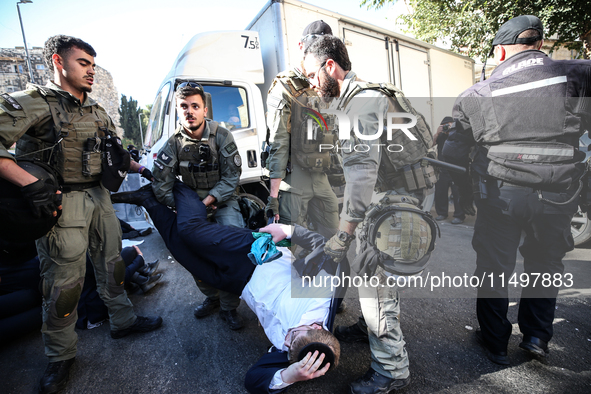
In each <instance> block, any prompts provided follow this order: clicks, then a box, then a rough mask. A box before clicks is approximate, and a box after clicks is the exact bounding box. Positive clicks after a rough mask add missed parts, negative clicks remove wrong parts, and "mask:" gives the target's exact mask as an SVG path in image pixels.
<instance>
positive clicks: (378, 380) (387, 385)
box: [351, 368, 410, 394]
mask: <svg viewBox="0 0 591 394" xmlns="http://www.w3.org/2000/svg"><path fill="white" fill-rule="evenodd" d="M409 384H410V376H409V377H408V378H405V379H393V378H388V377H386V376H384V375H380V374H379V373H377V372H376V371H374V370H373V368H370V369H369V370H368V371H367V372H366V373H365V375H363V376H362V377H360V378H359V379H357V380H356V381H354V382H353V383H351V393H353V394H382V393H384V394H386V393H390V392H392V391H396V390H400V389H402V388H404V387H406V386H408V385H409Z"/></svg>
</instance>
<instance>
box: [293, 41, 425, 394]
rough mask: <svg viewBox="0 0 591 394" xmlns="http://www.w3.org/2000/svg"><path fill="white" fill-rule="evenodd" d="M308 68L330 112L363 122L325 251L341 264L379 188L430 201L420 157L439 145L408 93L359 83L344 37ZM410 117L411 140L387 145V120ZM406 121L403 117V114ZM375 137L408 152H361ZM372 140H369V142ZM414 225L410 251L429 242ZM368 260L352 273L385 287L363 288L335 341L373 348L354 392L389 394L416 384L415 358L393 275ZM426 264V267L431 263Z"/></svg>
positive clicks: (307, 60) (315, 51) (318, 47)
mask: <svg viewBox="0 0 591 394" xmlns="http://www.w3.org/2000/svg"><path fill="white" fill-rule="evenodd" d="M304 69H305V72H306V75H307V76H308V80H309V81H310V84H311V85H312V87H313V88H314V90H316V91H317V92H318V94H319V95H320V96H321V97H322V98H323V99H325V100H331V99H332V100H336V102H333V103H331V108H338V109H339V110H342V111H344V112H345V113H346V114H347V115H348V117H349V119H351V120H353V119H356V121H357V122H358V123H357V124H356V125H353V124H352V125H351V130H350V138H349V139H348V140H345V141H341V143H342V147H341V149H340V151H341V153H342V155H343V169H344V173H345V180H346V188H345V193H344V197H343V212H342V213H341V221H340V226H339V231H338V233H337V234H336V235H334V236H333V237H332V238H331V239H330V240H329V241H328V242H327V243H326V246H325V252H326V254H328V255H330V256H331V257H332V258H333V259H334V260H335V261H341V260H342V259H343V258H345V256H346V254H347V250H348V248H349V245H350V244H351V242H352V241H353V239H355V235H354V232H355V229H356V228H357V226H358V225H359V224H361V223H362V222H363V224H364V226H363V228H365V224H366V222H365V221H364V220H365V218H366V213H368V212H369V211H368V206H370V203H371V202H372V197H373V195H374V190H375V191H377V192H378V193H381V192H387V194H385V195H395V196H398V198H399V199H401V200H402V201H410V200H413V201H416V203H418V202H419V201H422V199H423V198H424V195H425V192H426V188H427V187H429V186H431V187H432V185H433V183H434V179H433V177H432V176H431V173H430V172H428V167H425V166H422V165H421V164H420V159H421V158H422V157H423V156H425V155H426V154H427V151H428V149H429V147H430V146H431V145H432V141H431V134H430V132H429V130H428V128H427V127H426V126H425V125H424V120H423V119H422V116H421V115H420V114H417V113H416V112H415V111H414V110H412V107H411V106H410V104H409V102H408V101H407V100H406V99H405V98H404V96H403V94H402V92H400V91H398V90H397V89H395V87H393V86H392V87H388V88H387V89H384V88H383V86H386V85H387V84H368V83H364V82H363V81H361V80H359V79H358V78H357V76H356V74H355V73H354V72H353V71H351V62H350V61H349V56H348V53H347V49H346V47H345V44H344V43H343V42H342V41H341V40H340V39H338V38H337V37H334V36H323V37H320V38H319V39H318V40H316V41H315V42H314V43H312V44H311V45H310V46H309V47H308V48H307V49H306V51H305V57H304ZM354 96H355V99H353V97H354ZM402 108H406V109H407V110H406V111H405V110H403V109H402ZM409 111H411V112H412V113H413V114H414V115H413V116H410V114H409V117H411V118H412V117H414V118H415V123H416V124H417V125H421V126H417V127H410V128H409V129H407V130H406V131H407V132H409V133H412V135H413V137H414V138H409V137H408V136H407V135H405V134H404V133H402V132H401V130H397V129H396V130H395V132H394V133H391V134H392V137H391V138H392V139H391V140H387V139H386V136H387V134H388V133H386V124H387V122H386V119H387V117H388V114H389V113H398V114H401V113H404V112H409ZM402 115H404V114H401V115H399V116H402ZM393 123H394V124H399V125H400V124H403V123H407V121H405V120H404V119H399V118H394V119H393ZM341 131H342V130H341ZM376 131H377V132H376ZM360 133H361V134H363V135H360ZM376 134H381V137H380V140H379V141H378V142H380V143H382V144H381V145H384V146H385V145H388V144H392V143H394V144H398V145H399V146H404V150H403V151H400V150H398V151H397V153H395V154H394V155H391V154H390V153H389V150H387V149H385V148H383V149H378V148H377V147H376V145H373V146H372V147H371V148H370V149H365V148H362V149H357V146H358V145H359V144H360V143H363V141H366V140H367V141H368V142H367V144H373V143H374V141H370V140H371V139H372V137H374V136H375V135H376ZM366 135H367V137H368V138H363V137H365V136H366ZM365 146H366V147H369V146H370V145H365ZM377 196H379V197H378V198H377V199H376V200H379V201H382V200H381V198H382V197H383V196H384V194H378V195H377ZM400 196H402V197H400ZM416 203H413V204H414V205H416ZM409 208H410V207H409ZM415 208H416V207H415ZM410 209H414V208H410ZM416 212H417V210H415V213H413V214H412V215H414V216H413V217H411V220H410V222H413V221H414V220H415V219H416V222H414V223H418V222H419V221H420V220H421V219H420V218H419V216H416V215H417V213H416ZM368 216H369V215H368ZM410 222H408V223H409V224H408V227H407V228H406V230H407V231H406V232H407V233H408V234H411V236H410V239H409V240H407V241H408V242H409V245H410V244H412V245H415V246H418V245H423V242H424V239H423V238H422V236H419V234H418V233H419V232H420V231H423V230H424V229H423V228H419V227H418V226H417V227H413V228H411V227H410V226H411V225H410ZM413 225H414V224H413ZM403 226H404V225H403ZM385 231H386V233H387V234H383V236H385V237H386V239H388V244H390V243H392V244H396V243H398V246H397V247H398V250H400V245H401V243H400V239H401V238H404V235H402V237H401V236H400V234H397V235H396V234H393V233H392V231H390V230H385ZM388 231H390V232H388ZM396 237H398V238H396ZM407 238H408V237H407ZM366 239H367V238H366V237H360V241H363V242H358V248H359V249H361V250H363V249H362V248H360V247H361V246H365V245H366V244H365V243H364V242H365V240H366ZM405 242H406V241H405ZM374 246H375V245H374ZM421 247H422V246H421ZM366 250H367V249H366ZM382 250H383V249H382ZM387 251H388V249H386V251H384V252H385V253H388V252H387ZM366 256H367V255H366V254H365V252H363V253H360V252H358V253H357V258H356V260H355V261H354V262H353V264H352V269H353V272H355V273H357V274H360V275H361V273H362V272H367V274H368V275H374V276H375V277H377V278H378V279H379V280H380V283H381V284H383V285H382V286H376V287H373V286H372V287H371V288H370V287H360V288H359V296H360V304H361V311H362V313H363V317H361V318H360V319H359V322H358V323H356V324H354V325H352V326H350V327H342V326H340V327H337V328H336V330H335V336H336V337H337V338H338V339H339V340H341V341H345V342H360V341H363V342H369V343H370V349H371V353H372V363H371V368H370V369H369V370H368V371H367V373H366V374H365V375H364V376H363V377H361V378H359V379H357V380H356V381H354V382H353V383H352V384H351V392H352V393H387V392H390V391H392V390H399V389H401V388H403V387H405V386H407V385H408V384H409V383H410V376H409V364H408V355H407V352H406V349H405V347H404V345H405V342H404V339H403V336H402V331H401V330H400V322H399V318H400V316H399V315H400V303H399V302H400V300H399V295H398V292H397V291H396V289H395V288H393V287H389V286H388V285H386V284H385V283H386V281H387V278H388V277H389V276H392V275H393V274H392V273H391V272H394V271H388V270H386V269H385V268H384V267H385V265H383V264H380V265H377V264H376V266H373V267H371V268H368V267H369V265H370V261H369V260H370V259H367V258H365V257H366ZM392 257H395V256H392ZM418 257H422V256H418ZM417 261H420V260H417ZM423 262H424V263H426V260H423Z"/></svg>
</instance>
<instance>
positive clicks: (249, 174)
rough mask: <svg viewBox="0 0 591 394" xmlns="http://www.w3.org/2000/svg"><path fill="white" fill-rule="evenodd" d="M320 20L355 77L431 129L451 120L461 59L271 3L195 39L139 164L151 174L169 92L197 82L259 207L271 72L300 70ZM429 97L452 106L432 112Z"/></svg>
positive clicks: (464, 71) (168, 124) (322, 13)
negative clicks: (380, 85) (400, 96)
mask: <svg viewBox="0 0 591 394" xmlns="http://www.w3.org/2000/svg"><path fill="white" fill-rule="evenodd" d="M319 19H322V20H324V21H325V22H326V23H328V24H329V25H330V26H331V28H332V31H333V34H334V35H338V36H339V37H340V38H341V39H343V40H344V42H345V44H346V45H347V49H348V51H349V56H350V58H351V61H352V64H353V69H354V70H355V72H356V73H357V75H358V76H360V77H361V78H362V79H364V80H367V81H371V82H391V83H393V84H395V85H396V86H397V87H399V88H401V89H402V90H403V91H404V92H405V94H406V95H407V97H409V98H412V102H413V106H415V108H416V109H417V110H418V111H420V112H422V113H423V115H425V118H426V119H427V121H428V123H429V124H430V125H431V128H432V130H433V126H434V125H438V124H439V121H440V120H441V119H443V117H444V116H446V115H450V113H451V105H452V104H453V98H455V97H457V96H458V94H459V93H461V92H462V91H463V90H465V89H466V88H468V87H469V86H471V85H472V84H473V83H474V61H473V60H472V59H470V58H468V57H465V56H461V55H458V54H456V53H453V52H450V51H447V50H444V49H441V48H437V47H435V46H433V45H430V44H426V43H424V42H421V41H418V40H415V39H412V38H409V37H405V36H403V35H401V34H398V33H394V32H391V31H388V30H386V29H382V28H379V27H376V26H373V25H370V24H367V23H365V22H361V21H359V20H356V19H353V18H349V17H346V16H343V15H339V14H337V13H335V12H331V11H328V10H324V9H321V8H318V7H315V6H312V5H310V4H307V3H303V2H300V1H297V0H281V1H273V0H272V1H269V2H268V3H267V4H266V5H265V6H264V7H263V9H262V10H261V11H260V12H259V13H258V15H257V16H256V17H255V18H254V20H253V21H252V22H251V23H250V24H249V25H248V26H247V28H246V30H243V31H221V32H208V33H201V34H197V35H196V36H194V37H193V38H192V39H191V40H190V41H189V42H188V43H187V45H186V46H185V47H184V48H183V50H182V51H181V52H180V53H179V55H178V57H177V59H176V60H175V61H174V63H173V65H172V68H171V70H170V72H169V74H168V75H167V76H166V78H164V80H163V81H162V84H161V85H160V88H159V90H158V93H157V95H156V99H155V100H154V104H153V107H152V113H151V116H150V120H149V124H148V129H147V132H146V137H145V145H144V149H145V151H146V154H145V156H144V157H143V159H142V164H143V165H145V166H146V167H148V168H152V165H153V160H154V158H155V157H156V155H157V153H158V151H159V150H160V149H161V147H162V146H163V145H164V143H165V142H166V140H168V138H169V137H170V136H171V135H172V134H173V133H174V131H175V129H176V127H177V125H178V116H177V113H176V109H175V100H174V90H175V87H176V86H177V85H178V84H179V83H180V82H181V81H196V82H199V83H200V84H202V85H203V87H204V89H205V91H206V92H207V93H210V94H211V104H210V108H209V113H208V115H209V117H211V118H212V119H213V120H215V121H217V122H219V123H220V124H221V125H222V126H224V127H226V128H228V129H229V130H231V131H232V133H233V134H234V138H235V140H236V143H237V145H238V147H239V151H240V155H241V156H242V161H243V165H242V177H241V180H240V188H241V191H242V192H246V193H250V194H254V195H256V196H258V197H260V198H261V199H262V200H263V201H266V196H267V195H268V189H267V187H266V185H265V182H264V181H263V177H264V169H263V168H262V167H261V162H260V151H261V146H262V143H263V141H265V139H266V130H267V127H266V124H265V110H266V109H265V102H266V97H267V91H268V88H269V86H270V84H271V82H272V81H273V78H274V77H275V75H276V74H277V73H279V72H280V71H282V70H286V69H289V68H290V67H292V66H297V65H299V64H300V61H301V52H300V50H299V48H298V42H299V40H300V38H301V33H302V31H303V30H304V28H305V27H306V25H308V24H309V23H310V22H313V21H315V20H319ZM435 97H446V98H452V100H449V99H448V100H445V101H441V103H445V104H444V105H437V103H436V101H435V100H434V98H435ZM438 102H439V101H438Z"/></svg>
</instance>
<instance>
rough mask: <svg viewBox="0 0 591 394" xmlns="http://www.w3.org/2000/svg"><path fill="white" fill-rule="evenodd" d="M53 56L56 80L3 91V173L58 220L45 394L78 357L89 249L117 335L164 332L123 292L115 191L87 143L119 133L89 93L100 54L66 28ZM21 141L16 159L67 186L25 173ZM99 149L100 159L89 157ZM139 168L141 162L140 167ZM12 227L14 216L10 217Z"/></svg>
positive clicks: (48, 272) (44, 271) (45, 282)
mask: <svg viewBox="0 0 591 394" xmlns="http://www.w3.org/2000/svg"><path fill="white" fill-rule="evenodd" d="M44 56H45V62H46V64H47V66H48V67H49V68H50V69H51V70H53V77H54V80H53V81H49V82H48V83H47V85H45V86H40V85H34V84H29V85H28V86H27V90H25V91H22V92H16V93H12V94H2V95H1V96H0V141H1V142H2V144H0V176H1V177H2V178H4V179H6V180H8V181H10V182H12V183H14V184H16V185H18V186H20V187H21V192H22V195H23V197H24V199H25V200H27V201H28V202H29V205H30V206H31V208H32V210H33V212H36V213H37V216H39V215H47V216H54V217H56V216H57V215H58V211H60V210H61V216H60V217H59V220H58V222H57V224H56V225H55V226H54V227H53V229H51V231H49V232H48V233H47V234H46V235H45V236H43V237H42V238H39V239H38V240H37V241H36V246H37V252H38V254H39V260H40V262H41V284H40V288H41V293H42V295H43V326H42V333H43V342H44V343H45V354H46V355H47V357H48V358H49V365H48V367H47V369H46V370H45V373H44V375H43V377H42V379H41V383H40V387H39V391H40V392H41V393H56V392H58V391H60V390H62V389H63V388H64V387H65V386H66V384H67V381H68V376H69V370H70V367H71V366H72V364H73V363H74V360H75V356H76V345H77V341H78V337H77V335H76V333H75V331H74V327H75V324H76V320H77V317H78V314H77V312H76V307H77V304H78V300H79V298H80V293H81V291H82V287H83V284H84V274H85V271H86V253H87V251H88V252H89V253H90V256H91V259H92V263H93V265H94V271H95V273H96V280H97V284H98V288H99V289H100V290H99V293H100V296H101V298H102V299H103V301H104V302H105V304H106V305H107V307H108V309H109V320H110V324H111V337H112V338H114V339H118V338H122V337H124V336H126V335H128V334H131V333H133V332H147V331H152V330H155V329H156V328H158V327H160V325H161V324H162V318H160V317H141V316H136V314H135V313H134V311H133V305H132V304H131V301H129V299H128V298H127V294H126V293H125V291H124V288H123V286H124V283H123V281H124V275H123V274H124V273H125V263H124V262H123V260H122V258H121V256H120V252H121V227H120V226H119V221H118V220H117V217H116V216H115V211H114V210H113V205H112V204H111V201H110V198H109V191H108V190H107V189H106V188H105V187H104V186H103V185H102V184H101V180H102V176H103V175H101V162H100V152H95V151H94V149H93V150H92V151H89V150H88V149H87V146H86V145H87V143H88V140H91V139H92V140H93V141H92V142H93V143H95V141H97V142H96V143H97V144H99V145H100V139H99V138H101V137H103V138H104V137H107V136H114V135H116V134H115V126H114V125H113V121H112V120H111V118H110V117H109V115H107V113H106V112H105V110H104V109H103V108H102V107H101V106H100V105H98V104H97V103H96V102H95V101H94V100H92V99H91V98H90V97H89V96H88V93H90V92H91V91H92V85H93V83H94V74H95V70H94V68H95V63H94V57H95V56H96V52H95V51H94V49H93V48H92V47H91V46H90V45H89V44H87V43H86V42H84V41H82V40H80V39H78V38H74V37H69V36H64V35H57V36H53V37H51V38H49V39H48V40H47V41H46V42H45V50H44ZM15 141H17V145H16V157H17V159H18V158H23V159H30V160H33V159H35V160H38V161H40V162H43V163H46V164H47V165H48V166H50V167H52V168H53V170H54V171H56V172H57V173H58V174H59V175H60V177H61V178H62V180H63V185H62V193H61V194H58V193H59V192H58V193H55V192H54V190H55V189H53V188H52V186H51V185H49V184H47V183H44V182H43V181H42V180H40V179H37V178H36V177H34V176H33V175H31V174H29V173H28V172H26V171H24V170H23V169H22V168H21V167H20V166H18V165H17V164H16V163H15V160H14V157H13V156H12V155H11V154H10V153H9V152H8V150H7V149H8V148H9V147H10V146H11V145H12V144H13V143H14V142H15ZM83 152H84V153H97V154H98V155H99V156H98V157H99V160H94V159H93V160H89V161H86V162H85V161H84V160H83ZM132 168H134V169H135V170H137V169H139V164H137V163H135V164H134V165H132ZM3 225H6V223H3Z"/></svg>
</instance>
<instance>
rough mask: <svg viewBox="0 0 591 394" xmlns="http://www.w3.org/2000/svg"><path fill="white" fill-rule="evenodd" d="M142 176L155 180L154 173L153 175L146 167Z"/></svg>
mask: <svg viewBox="0 0 591 394" xmlns="http://www.w3.org/2000/svg"><path fill="white" fill-rule="evenodd" d="M142 177H144V178H146V179H147V180H149V181H150V182H152V181H153V180H154V175H152V171H150V170H148V169H147V168H144V170H143V171H142Z"/></svg>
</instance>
